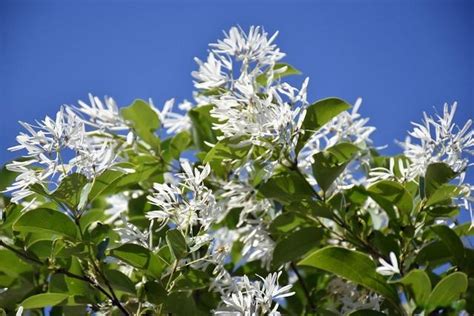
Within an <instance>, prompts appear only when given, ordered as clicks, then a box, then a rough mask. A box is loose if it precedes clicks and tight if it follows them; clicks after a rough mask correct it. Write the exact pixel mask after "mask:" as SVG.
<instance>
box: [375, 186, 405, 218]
mask: <svg viewBox="0 0 474 316" xmlns="http://www.w3.org/2000/svg"><path fill="white" fill-rule="evenodd" d="M367 192H368V193H369V195H370V197H372V199H374V200H375V201H376V202H377V203H378V204H379V205H380V206H381V207H382V208H383V209H384V210H385V211H386V212H387V214H388V215H389V216H390V218H392V219H394V218H396V217H397V216H396V210H397V209H398V210H399V211H400V213H401V214H400V215H408V214H410V212H411V210H412V208H413V198H412V196H411V195H410V193H408V191H407V190H406V189H405V188H404V187H403V186H402V185H401V184H400V183H398V182H395V181H390V180H382V181H379V182H376V183H374V184H373V185H371V186H370V187H369V188H368V190H367ZM395 207H396V208H395Z"/></svg>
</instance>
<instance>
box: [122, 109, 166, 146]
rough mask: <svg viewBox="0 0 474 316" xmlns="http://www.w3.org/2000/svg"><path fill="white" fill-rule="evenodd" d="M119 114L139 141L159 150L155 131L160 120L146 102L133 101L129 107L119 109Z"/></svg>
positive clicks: (158, 141) (158, 140)
mask: <svg viewBox="0 0 474 316" xmlns="http://www.w3.org/2000/svg"><path fill="white" fill-rule="evenodd" d="M120 113H121V115H122V117H123V118H124V119H125V120H126V121H127V122H129V124H130V125H131V127H132V128H133V129H134V131H135V133H136V134H137V135H138V136H139V137H140V138H141V139H143V140H144V141H145V142H146V143H148V144H149V145H150V146H152V148H154V149H155V150H159V148H160V139H159V138H158V137H157V136H156V135H155V131H156V130H157V129H158V128H159V127H160V119H159V118H158V114H157V113H156V112H155V111H154V110H153V109H152V108H151V106H150V105H149V104H148V103H147V102H145V101H143V100H135V101H134V102H133V103H132V104H131V105H130V106H128V107H126V108H123V109H121V111H120Z"/></svg>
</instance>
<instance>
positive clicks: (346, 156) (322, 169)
mask: <svg viewBox="0 0 474 316" xmlns="http://www.w3.org/2000/svg"><path fill="white" fill-rule="evenodd" d="M358 151H359V148H357V146H354V145H352V144H350V143H340V144H337V145H334V146H332V147H330V148H328V149H326V150H325V151H323V152H319V153H317V154H316V155H314V157H313V159H314V163H313V175H314V177H315V178H316V181H317V182H318V184H319V186H320V187H321V189H322V190H323V191H327V190H328V189H329V187H330V186H331V184H332V183H333V182H334V180H336V178H337V177H338V176H339V175H340V174H341V173H342V172H343V171H344V169H345V168H346V166H347V165H348V164H349V162H350V161H351V160H352V159H353V158H354V156H355V155H356V154H357V152H358Z"/></svg>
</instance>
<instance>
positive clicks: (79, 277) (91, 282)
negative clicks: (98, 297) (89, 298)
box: [0, 240, 130, 316]
mask: <svg viewBox="0 0 474 316" xmlns="http://www.w3.org/2000/svg"><path fill="white" fill-rule="evenodd" d="M0 246H2V247H4V248H5V249H8V250H10V251H11V252H13V253H15V254H17V255H18V256H20V257H22V258H23V259H25V260H28V261H31V262H33V263H35V264H37V265H40V266H47V268H48V270H51V271H52V272H53V273H60V274H64V275H67V276H68V277H70V278H74V279H77V280H82V281H84V282H87V283H89V285H90V286H92V287H93V288H95V289H97V290H98V291H100V292H101V293H103V294H104V295H105V296H106V297H107V298H108V299H109V300H111V301H112V303H113V304H114V305H115V306H117V307H118V308H119V309H120V310H121V311H122V313H124V314H125V315H127V316H129V315H130V313H129V312H128V311H127V310H126V309H125V308H124V307H123V306H122V304H121V303H120V301H118V300H116V299H114V297H112V296H111V295H110V294H109V293H108V292H107V291H106V290H105V289H104V288H103V287H102V286H101V285H100V284H98V283H97V282H96V281H94V280H93V279H91V278H90V277H88V276H82V275H78V274H75V273H72V272H69V271H67V270H66V269H64V268H53V267H49V266H48V264H47V262H43V261H41V260H39V259H36V258H34V257H32V256H30V255H29V254H28V253H25V252H23V251H20V250H18V249H15V248H14V247H12V246H10V245H8V244H6V243H5V242H4V241H2V240H0Z"/></svg>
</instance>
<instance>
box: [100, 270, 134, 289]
mask: <svg viewBox="0 0 474 316" xmlns="http://www.w3.org/2000/svg"><path fill="white" fill-rule="evenodd" d="M104 274H105V277H106V279H107V281H108V282H109V283H110V285H111V286H112V288H113V289H115V290H119V291H122V292H126V293H129V294H136V290H135V284H134V283H133V282H132V281H131V280H130V278H129V277H128V276H126V275H125V274H123V273H122V272H120V271H118V270H110V269H107V270H105V271H104Z"/></svg>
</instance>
